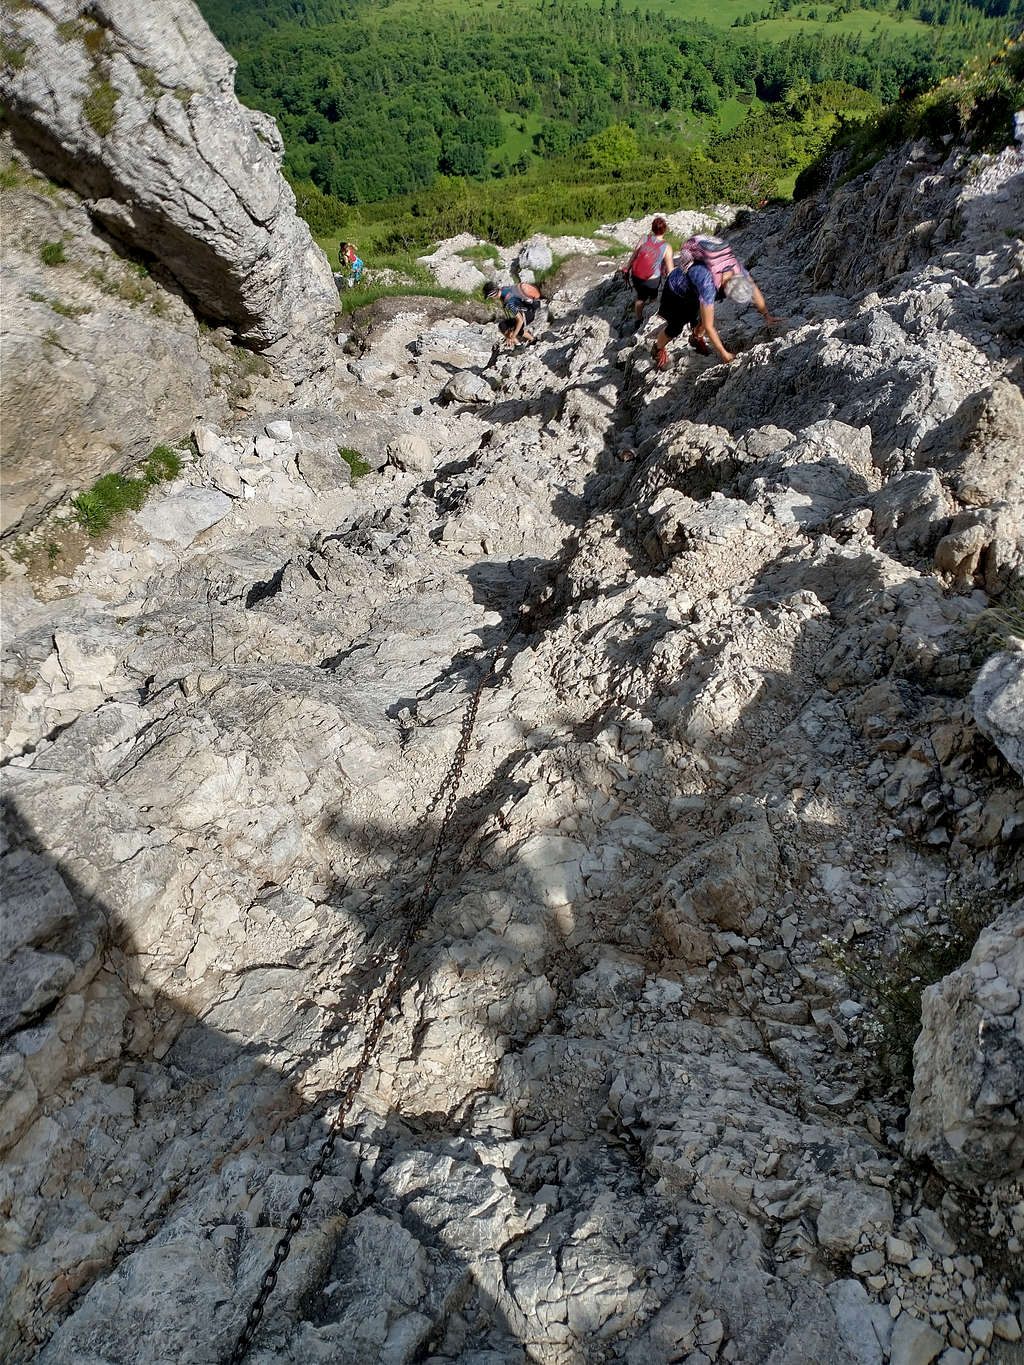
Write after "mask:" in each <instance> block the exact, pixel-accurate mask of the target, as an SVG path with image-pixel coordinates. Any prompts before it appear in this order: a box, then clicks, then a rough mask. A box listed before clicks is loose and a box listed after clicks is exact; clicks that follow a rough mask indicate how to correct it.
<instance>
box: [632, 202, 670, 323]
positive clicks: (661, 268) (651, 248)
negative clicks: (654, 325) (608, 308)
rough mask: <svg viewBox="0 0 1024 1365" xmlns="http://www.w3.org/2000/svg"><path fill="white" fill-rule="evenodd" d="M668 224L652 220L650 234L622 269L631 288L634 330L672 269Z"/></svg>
mask: <svg viewBox="0 0 1024 1365" xmlns="http://www.w3.org/2000/svg"><path fill="white" fill-rule="evenodd" d="M667 231H668V223H667V222H666V221H665V219H664V218H661V217H658V218H655V219H654V221H653V222H652V223H651V230H650V233H649V234H648V235H647V236H646V237H645V238H643V240H642V241H640V242H638V243H637V245H636V249H635V250H634V252H633V254H632V256H630V258H629V260H628V261H627V262H626V264H625V265H624V266H623V268H622V273H623V275H624V276H625V278H626V279H627V280H628V281H629V283H630V284H631V285H632V286H633V290H634V292H635V294H636V302H635V303H634V305H633V311H634V313H635V315H636V324H635V327H634V331H636V330H638V329H639V327H640V324H641V323H642V322H643V320H644V308H645V307H646V306H647V304H648V303H650V302H651V300H652V299H656V298H657V297H658V290H659V289H660V288H661V281H662V279H663V278H664V277H665V276H667V275H669V274H671V272H672V270H673V269H674V264H675V263H674V261H673V259H672V248H671V246H669V244H668V242H666V241H665V233H666V232H667Z"/></svg>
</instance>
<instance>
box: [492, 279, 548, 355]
mask: <svg viewBox="0 0 1024 1365" xmlns="http://www.w3.org/2000/svg"><path fill="white" fill-rule="evenodd" d="M484 298H485V299H500V300H501V306H502V308H503V309H504V310H505V318H506V326H505V328H504V332H505V345H506V346H518V345H519V343H520V341H535V340H536V338H535V337H534V335H533V333H532V332H529V331H527V328H528V327H530V326H532V324H533V320H534V318H535V317H536V316H537V308H538V306H539V304H540V290H539V289H538V288H537V286H536V285H535V284H526V283H523V282H520V283H519V284H505V285H497V284H495V283H494V281H493V280H489V281H488V282H487V283H486V284H485V285H484Z"/></svg>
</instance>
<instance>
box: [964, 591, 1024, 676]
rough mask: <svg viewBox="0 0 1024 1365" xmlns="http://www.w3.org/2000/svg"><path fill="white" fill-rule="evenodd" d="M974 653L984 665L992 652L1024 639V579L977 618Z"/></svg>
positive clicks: (975, 622)
mask: <svg viewBox="0 0 1024 1365" xmlns="http://www.w3.org/2000/svg"><path fill="white" fill-rule="evenodd" d="M972 630H973V633H974V656H975V659H976V661H977V662H978V663H979V664H981V663H984V661H985V660H986V659H987V658H988V657H989V655H990V654H998V653H999V651H1000V650H1003V649H1009V648H1010V647H1011V646H1012V644H1013V642H1014V641H1015V640H1024V580H1022V581H1018V582H1016V583H1011V584H1010V585H1009V586H1008V587H1007V588H1006V589H1005V591H1004V592H1003V593H1002V595H1001V596H1000V597H998V598H997V599H996V601H994V602H993V603H992V605H991V606H990V607H986V608H985V610H984V611H983V612H981V613H980V615H979V616H978V617H977V619H976V620H975V621H974V623H973V626H972Z"/></svg>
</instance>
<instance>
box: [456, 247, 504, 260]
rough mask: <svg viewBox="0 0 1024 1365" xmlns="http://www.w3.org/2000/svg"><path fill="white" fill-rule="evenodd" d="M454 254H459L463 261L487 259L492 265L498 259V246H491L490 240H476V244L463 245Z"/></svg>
mask: <svg viewBox="0 0 1024 1365" xmlns="http://www.w3.org/2000/svg"><path fill="white" fill-rule="evenodd" d="M455 254H456V255H457V256H461V257H462V259H463V260H464V261H481V262H482V261H489V262H490V263H491V264H492V265H497V264H498V261H499V259H500V257H499V256H498V248H497V247H496V246H492V245H491V243H490V242H478V243H477V244H476V246H466V247H463V248H462V250H461V251H457V252H456V253H455Z"/></svg>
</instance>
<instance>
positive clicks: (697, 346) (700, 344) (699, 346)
mask: <svg viewBox="0 0 1024 1365" xmlns="http://www.w3.org/2000/svg"><path fill="white" fill-rule="evenodd" d="M690 345H691V346H692V347H693V349H694V350H695V351H700V353H701V355H710V354H711V347H710V346H709V345H708V343H707V342H706V341H705V340H704V338H703V337H699V336H696V335H695V334H693V333H691V334H690Z"/></svg>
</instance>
